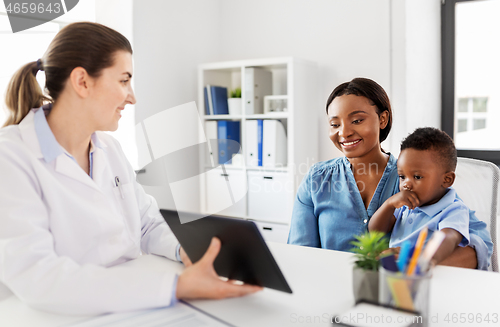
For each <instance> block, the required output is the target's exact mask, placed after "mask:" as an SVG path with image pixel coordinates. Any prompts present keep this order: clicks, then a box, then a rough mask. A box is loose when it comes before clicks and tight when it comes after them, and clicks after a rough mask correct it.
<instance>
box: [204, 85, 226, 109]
mask: <svg viewBox="0 0 500 327" xmlns="http://www.w3.org/2000/svg"><path fill="white" fill-rule="evenodd" d="M203 92H204V96H205V115H227V114H229V106H228V104H227V88H225V87H223V86H214V85H207V86H205V88H204V90H203Z"/></svg>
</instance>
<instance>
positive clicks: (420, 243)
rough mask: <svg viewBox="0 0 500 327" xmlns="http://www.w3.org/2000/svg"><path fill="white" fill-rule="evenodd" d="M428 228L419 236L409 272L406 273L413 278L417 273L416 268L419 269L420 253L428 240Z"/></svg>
mask: <svg viewBox="0 0 500 327" xmlns="http://www.w3.org/2000/svg"><path fill="white" fill-rule="evenodd" d="M427 232H428V230H427V226H425V227H424V228H423V229H422V230H421V231H420V234H418V239H417V244H416V245H415V251H413V256H412V257H411V260H410V264H409V265H408V270H407V271H406V275H408V276H411V275H413V273H414V272H415V268H417V262H418V258H419V257H420V253H421V252H422V247H423V246H424V243H425V240H426V239H427Z"/></svg>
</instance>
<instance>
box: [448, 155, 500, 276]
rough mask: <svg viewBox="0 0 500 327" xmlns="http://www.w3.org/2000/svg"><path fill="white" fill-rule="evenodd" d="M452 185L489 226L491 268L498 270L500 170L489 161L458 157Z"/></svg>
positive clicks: (478, 216)
mask: <svg viewBox="0 0 500 327" xmlns="http://www.w3.org/2000/svg"><path fill="white" fill-rule="evenodd" d="M455 173H456V179H455V183H454V184H453V187H454V188H455V189H456V191H457V194H458V196H459V197H460V198H461V199H462V200H463V201H464V203H465V204H466V205H467V206H468V207H469V208H470V209H472V210H474V211H476V217H477V218H478V219H479V220H481V221H484V222H485V223H486V224H487V225H488V227H487V228H488V231H489V232H490V235H491V240H492V241H493V255H492V257H491V266H490V268H489V270H492V271H496V272H498V248H497V235H498V234H499V231H498V227H497V217H498V214H499V180H500V169H499V168H498V167H497V166H496V165H495V164H493V163H491V162H489V161H482V160H476V159H469V158H458V164H457V169H456V171H455Z"/></svg>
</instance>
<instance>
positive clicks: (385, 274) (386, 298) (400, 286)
mask: <svg viewBox="0 0 500 327" xmlns="http://www.w3.org/2000/svg"><path fill="white" fill-rule="evenodd" d="M431 278H432V269H430V270H429V271H427V273H425V274H422V275H413V276H407V275H404V274H402V273H399V272H398V273H395V272H392V271H388V270H386V269H384V268H383V267H381V268H380V271H379V292H378V300H379V303H380V304H385V305H390V306H393V307H397V308H401V309H406V310H411V311H417V312H419V313H420V315H421V316H422V320H421V321H422V323H421V324H419V325H422V326H427V325H428V324H427V321H428V317H429V295H430V283H431Z"/></svg>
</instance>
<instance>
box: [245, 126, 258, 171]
mask: <svg viewBox="0 0 500 327" xmlns="http://www.w3.org/2000/svg"><path fill="white" fill-rule="evenodd" d="M245 123H246V151H245V153H246V162H247V166H248V167H257V166H259V145H258V121H257V120H247V121H246V122H245Z"/></svg>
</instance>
